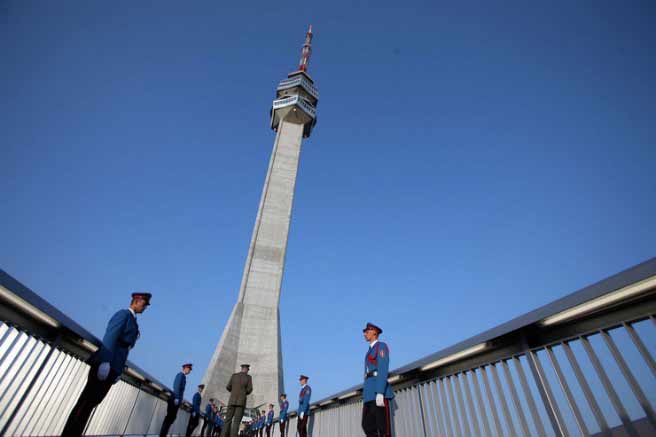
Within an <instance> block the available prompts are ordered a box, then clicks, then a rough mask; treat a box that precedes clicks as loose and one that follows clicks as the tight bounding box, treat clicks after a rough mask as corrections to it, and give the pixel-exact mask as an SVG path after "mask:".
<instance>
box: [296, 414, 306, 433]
mask: <svg viewBox="0 0 656 437" xmlns="http://www.w3.org/2000/svg"><path fill="white" fill-rule="evenodd" d="M308 416H309V414H304V415H303V419H301V418H300V417H299V419H298V424H297V425H296V430H297V431H298V437H307V423H308Z"/></svg>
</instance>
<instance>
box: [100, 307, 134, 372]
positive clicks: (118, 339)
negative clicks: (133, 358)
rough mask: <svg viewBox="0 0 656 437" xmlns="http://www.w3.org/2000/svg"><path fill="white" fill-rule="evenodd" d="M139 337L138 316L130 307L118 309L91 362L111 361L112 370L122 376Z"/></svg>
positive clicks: (110, 320)
mask: <svg viewBox="0 0 656 437" xmlns="http://www.w3.org/2000/svg"><path fill="white" fill-rule="evenodd" d="M138 338H139V326H138V325H137V318H136V317H135V316H134V315H133V314H132V313H131V312H130V310H128V309H125V310H120V311H118V312H117V313H116V314H114V315H113V316H112V318H111V319H109V322H108V323H107V329H106V331H105V336H104V337H103V341H102V345H101V346H100V348H99V349H98V350H97V351H96V352H95V353H94V354H93V355H91V357H89V363H90V364H100V363H109V365H110V367H111V368H112V370H113V371H114V372H116V373H117V374H118V375H119V376H120V375H121V373H123V368H124V367H125V363H126V361H127V360H128V353H129V352H130V349H132V348H133V347H134V345H135V344H136V343H137V339H138ZM116 381H118V378H117V379H116Z"/></svg>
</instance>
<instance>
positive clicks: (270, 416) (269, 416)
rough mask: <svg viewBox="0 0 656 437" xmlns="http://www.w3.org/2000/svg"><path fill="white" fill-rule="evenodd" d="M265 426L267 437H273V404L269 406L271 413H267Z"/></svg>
mask: <svg viewBox="0 0 656 437" xmlns="http://www.w3.org/2000/svg"><path fill="white" fill-rule="evenodd" d="M265 425H266V435H267V437H271V428H272V427H273V404H269V411H267V415H266V422H265Z"/></svg>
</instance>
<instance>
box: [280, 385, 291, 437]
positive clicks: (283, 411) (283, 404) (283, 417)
mask: <svg viewBox="0 0 656 437" xmlns="http://www.w3.org/2000/svg"><path fill="white" fill-rule="evenodd" d="M287 410H289V402H287V395H286V394H285V393H283V394H281V395H280V416H278V423H279V424H280V437H285V436H286V435H287V434H285V428H286V426H287Z"/></svg>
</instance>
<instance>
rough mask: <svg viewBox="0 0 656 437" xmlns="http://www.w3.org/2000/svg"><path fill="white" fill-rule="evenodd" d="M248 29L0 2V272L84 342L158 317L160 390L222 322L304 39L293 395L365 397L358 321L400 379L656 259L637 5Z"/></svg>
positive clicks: (195, 8)
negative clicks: (135, 297)
mask: <svg viewBox="0 0 656 437" xmlns="http://www.w3.org/2000/svg"><path fill="white" fill-rule="evenodd" d="M241 3H242V4H243V6H242V5H236V4H235V2H229V3H226V2H218V1H213V2H201V1H196V2H186V3H185V2H179V1H176V2H159V1H158V2H133V1H129V2H126V1H114V2H110V3H101V2H87V1H80V2H72V1H60V2H36V1H8V0H3V1H0V64H1V67H0V148H1V153H0V161H1V163H2V184H0V199H1V203H0V205H1V209H2V214H1V217H2V219H1V223H2V226H0V242H1V244H0V266H1V267H2V268H3V269H5V270H6V271H7V272H9V273H10V274H12V275H13V276H15V277H16V278H17V279H19V280H20V281H22V282H23V283H25V284H26V285H27V286H29V287H31V288H32V289H33V290H35V291H36V292H37V293H39V294H40V295H42V296H43V297H45V298H46V299H48V300H49V301H50V302H52V303H53V304H54V305H56V306H57V307H58V308H60V309H61V310H63V311H64V312H65V313H67V314H68V315H70V316H71V317H72V318H74V319H75V320H77V321H78V322H80V323H81V324H82V325H83V326H86V327H87V328H89V329H90V330H91V331H92V332H93V333H95V334H96V335H98V336H102V333H103V331H104V327H105V324H106V322H107V319H108V318H109V317H110V316H111V314H112V313H113V312H114V311H116V310H117V309H118V308H121V307H124V306H125V305H127V303H128V301H129V294H130V292H132V291H135V290H150V291H152V292H153V293H154V298H153V305H152V307H151V308H150V309H149V310H148V312H146V313H145V314H144V315H143V317H141V318H140V325H141V330H142V337H141V340H140V341H139V343H138V345H137V347H136V348H135V349H134V350H133V352H132V353H131V355H130V359H132V360H133V361H134V362H136V363H138V364H139V365H140V366H142V367H143V368H145V369H146V370H148V371H150V372H151V373H152V374H154V375H155V376H157V377H159V378H161V379H162V380H163V381H165V382H166V383H168V384H171V382H172V379H173V376H174V374H175V373H176V372H177V371H178V368H179V365H180V364H181V363H183V362H185V361H189V360H190V361H192V362H194V363H195V364H196V368H195V371H194V373H192V376H191V383H190V385H189V387H193V385H195V384H196V383H198V382H199V381H200V379H201V377H202V375H203V373H204V371H205V368H206V365H207V363H208V361H209V359H210V356H211V354H212V352H213V350H214V347H215V345H216V343H217V341H218V340H219V337H220V335H221V331H222V329H223V326H224V324H225V322H226V320H227V318H228V315H229V312H230V310H231V309H232V306H233V304H234V303H235V300H236V298H237V293H238V289H239V282H240V279H241V274H242V269H243V263H244V260H245V258H246V252H247V248H248V244H249V240H250V236H251V230H252V226H253V223H254V219H255V213H256V210H257V206H258V201H259V196H260V192H261V188H262V183H263V181H264V177H265V173H266V169H267V164H268V159H269V154H270V152H271V146H272V143H273V139H274V135H273V133H272V132H271V131H270V130H269V128H268V123H269V119H268V113H269V108H270V105H271V101H272V99H273V97H274V89H275V86H276V84H277V82H278V81H279V80H281V79H282V78H284V77H286V74H287V73H288V72H289V71H291V70H292V69H293V68H294V67H295V65H296V63H297V61H298V57H299V49H300V46H301V44H302V40H303V36H304V32H305V29H306V26H307V24H308V23H312V24H313V25H314V29H315V39H314V55H313V58H312V61H311V65H310V73H311V74H312V75H313V77H314V79H315V81H316V84H317V86H318V88H319V90H320V92H321V100H320V102H319V107H318V115H319V122H318V125H317V127H316V129H315V131H314V134H313V136H312V138H310V139H309V140H308V141H307V142H306V143H305V145H304V149H303V153H302V159H301V165H300V171H299V176H298V184H297V192H296V199H295V207H294V214H293V220H292V229H291V234H290V239H289V246H288V254H287V267H286V272H285V279H284V282H283V292H282V300H281V309H280V311H281V322H282V335H283V342H282V344H283V353H284V358H283V361H284V370H285V379H286V389H287V391H288V392H290V393H294V394H295V393H296V384H297V375H298V374H299V373H301V372H304V373H307V374H309V375H310V376H311V380H310V382H311V385H313V387H314V397H315V398H316V399H318V398H321V397H323V396H326V395H329V394H332V393H334V392H336V391H338V390H341V389H344V388H346V387H348V386H351V385H353V384H356V383H359V382H360V380H361V372H362V364H361V360H362V355H363V353H364V349H365V345H364V343H363V341H362V339H361V328H362V326H363V325H364V323H365V322H366V321H373V322H376V323H378V324H380V325H381V326H382V327H383V328H384V329H385V334H384V336H383V337H384V339H385V340H386V341H388V342H389V344H390V347H391V353H392V366H393V367H399V366H401V365H403V364H406V363H407V362H409V361H411V360H414V359H417V358H420V357H422V356H424V355H426V354H429V353H431V352H434V351H436V350H438V349H441V348H443V347H446V346H449V345H451V344H453V343H455V342H457V341H460V340H463V339H465V338H467V337H469V336H472V335H474V334H477V333H479V332H481V331H483V330H485V329H488V328H490V327H492V326H495V325H497V324H499V323H501V322H504V321H507V320H508V319H510V318H512V317H515V316H517V315H519V314H522V313H524V312H527V311H529V310H532V309H534V308H535V307H537V306H539V305H542V304H545V303H548V302H550V301H552V300H554V299H556V298H559V297H561V296H563V295H565V294H568V293H570V292H572V291H575V290H576V289H578V288H580V287H583V286H585V285H588V284H590V283H591V282H595V281H597V280H600V279H602V278H604V277H606V276H609V275H611V274H614V273H616V272H618V271H620V270H622V269H624V268H627V267H630V266H632V265H634V264H637V263H639V262H641V261H643V260H645V259H647V258H650V257H652V256H654V255H655V251H654V248H655V247H656V229H655V227H654V223H655V221H656V203H655V202H654V199H656V176H655V175H654V164H655V163H656V123H655V122H654V120H655V119H656V91H655V90H656V86H655V85H656V83H655V79H654V78H655V77H656V61H655V59H656V57H654V53H655V52H656V47H655V46H656V30H655V29H656V27H654V22H655V21H656V20H655V18H656V13H655V6H654V5H655V3H654V2H649V1H644V2H639V1H634V2H630V3H621V2H602V1H580V2H547V3H546V4H544V2H543V3H541V4H536V2H529V3H532V4H531V5H529V4H527V2H521V1H518V2H503V6H501V3H497V4H495V5H493V4H492V3H494V2H487V1H485V2H479V3H472V2H458V5H457V6H453V5H448V4H441V2H435V1H426V2H416V1H413V2H391V3H385V2H380V1H379V2H368V3H367V2H352V1H346V2H342V3H341V4H340V3H338V2H321V3H312V2H282V3H281V2H260V4H256V3H255V2H241ZM400 4H403V7H401V6H400ZM246 5H248V7H247V6H246ZM187 395H188V397H190V395H191V392H190V391H188V393H187ZM294 399H295V398H294ZM294 402H295V400H294Z"/></svg>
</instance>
